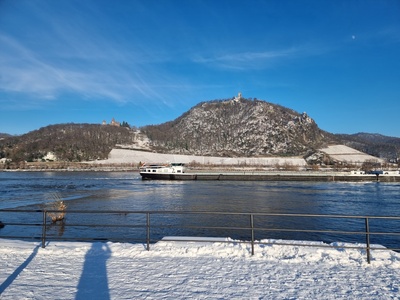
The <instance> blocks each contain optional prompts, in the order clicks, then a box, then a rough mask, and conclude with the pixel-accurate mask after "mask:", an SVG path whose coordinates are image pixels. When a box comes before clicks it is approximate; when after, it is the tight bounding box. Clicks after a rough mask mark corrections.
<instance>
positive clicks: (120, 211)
mask: <svg viewBox="0 0 400 300" xmlns="http://www.w3.org/2000/svg"><path fill="white" fill-rule="evenodd" d="M44 211H46V212H49V213H51V212H61V211H60V210H50V209H49V210H47V209H46V210H16V209H0V212H44ZM63 212H65V213H82V214H86V213H90V214H152V215H154V214H162V215H171V214H174V215H185V214H198V215H243V216H249V215H253V216H270V217H313V218H319V217H321V218H344V219H349V218H350V219H365V218H369V219H386V220H400V217H396V216H372V215H371V216H367V215H328V214H288V213H261V212H215V211H212V212H209V211H168V210H166V211H159V210H158V211H157V210H154V211H152V210H150V211H146V210H123V211H122V210H66V211H63Z"/></svg>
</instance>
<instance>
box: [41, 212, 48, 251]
mask: <svg viewBox="0 0 400 300" xmlns="http://www.w3.org/2000/svg"><path fill="white" fill-rule="evenodd" d="M46 217H47V212H46V210H43V220H42V248H44V247H46Z"/></svg>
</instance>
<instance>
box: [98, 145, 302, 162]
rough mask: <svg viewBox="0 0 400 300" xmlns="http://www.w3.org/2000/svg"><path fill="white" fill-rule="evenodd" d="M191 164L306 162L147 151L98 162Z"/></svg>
mask: <svg viewBox="0 0 400 300" xmlns="http://www.w3.org/2000/svg"><path fill="white" fill-rule="evenodd" d="M170 162H179V163H185V164H188V163H191V162H197V163H200V164H203V165H207V164H211V165H242V164H246V165H271V166H273V165H276V164H280V165H284V164H289V165H294V166H304V165H306V162H305V160H304V159H303V158H302V157H215V156H196V155H180V154H162V153H154V152H146V151H137V150H127V149H112V150H111V152H110V154H109V156H108V159H106V160H98V161H96V163H99V164H126V163H131V164H138V163H170Z"/></svg>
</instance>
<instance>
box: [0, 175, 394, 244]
mask: <svg viewBox="0 0 400 300" xmlns="http://www.w3.org/2000/svg"><path fill="white" fill-rule="evenodd" d="M399 192H400V184H399V183H377V182H370V183H365V182H364V183H348V182H282V181H279V182H268V181H245V182H236V181H142V180H141V179H140V176H139V175H138V173H129V172H0V209H9V208H13V209H38V208H43V207H46V205H49V203H51V202H54V201H55V200H57V199H62V200H64V201H65V202H66V203H67V205H68V209H70V210H118V211H124V210H141V211H143V210H156V211H165V210H167V211H218V212H262V213H298V214H330V215H331V214H333V215H357V216H365V215H367V216H400V193H399ZM10 218H11V219H12V218H13V217H12V216H11V215H10V214H6V213H5V212H0V220H5V221H8V220H9V219H10ZM14 218H15V215H14ZM32 218H33V217H32ZM104 218H105V217H104V216H103V215H102V216H100V215H98V216H92V215H79V216H78V215H74V216H72V214H70V215H68V216H67V218H66V224H65V225H66V226H65V228H67V229H64V230H65V231H63V232H61V233H60V235H63V236H68V234H70V235H82V236H84V235H93V233H94V232H95V233H96V234H99V235H100V234H101V232H102V231H107V234H109V233H110V231H112V230H114V231H115V236H116V237H117V235H123V236H125V237H126V236H130V235H132V236H136V235H138V234H141V233H138V232H137V231H138V230H139V229H132V230H129V232H126V229H125V231H124V232H122V233H121V232H120V231H118V230H117V229H110V228H108V229H107V230H106V229H104V228H100V229H99V228H92V229H83V228H82V229H77V228H75V229H70V230H69V231H68V224H72V223H74V222H82V221H84V222H88V223H90V222H94V223H99V222H100V223H101V222H105V223H108V224H110V223H111V224H130V222H132V223H135V222H137V221H138V219H139V221H140V222H142V221H143V222H144V220H142V219H141V218H144V216H137V215H130V214H128V215H126V214H121V215H119V216H113V217H107V219H106V220H104ZM161 221H165V220H162V218H159V219H155V220H154V221H153V222H154V224H157V222H160V224H161V223H162V222H161ZM166 222H168V223H176V222H178V223H179V224H185V225H186V224H191V225H194V226H195V225H196V224H199V223H200V224H202V225H209V226H218V225H219V224H220V223H224V224H226V223H228V224H230V225H232V226H239V225H240V226H248V220H247V219H244V218H240V217H235V218H233V217H224V218H221V217H213V216H209V215H207V216H205V215H199V216H197V215H194V216H181V215H177V216H173V217H170V219H169V220H166ZM255 222H256V225H260V226H263V227H264V226H266V227H268V228H274V227H280V228H297V227H299V226H300V225H301V226H303V227H304V226H306V227H307V228H310V229H315V228H320V227H323V228H328V229H330V228H333V227H335V228H336V227H337V228H339V229H340V228H347V227H349V226H356V227H357V228H360V227H361V229H363V226H364V223H363V222H364V221H363V220H361V221H360V222H358V221H353V220H340V222H339V223H340V224H339V225H337V223H338V221H337V220H332V219H325V220H320V219H318V220H317V219H293V218H288V217H269V218H258V219H257V218H256V219H255ZM358 223H360V224H358ZM398 225H399V222H392V223H391V224H390V225H386V224H385V225H382V224H381V223H380V222H375V225H374V224H371V226H375V227H376V226H378V227H380V226H383V228H384V229H388V228H389V230H391V231H397V232H399V231H400V229H399V228H398ZM160 227H161V226H160ZM5 230H6V229H5V228H3V229H2V231H3V232H2V234H3V233H4V232H5ZM10 230H11V229H10ZM54 230H59V228H57V229H54ZM88 231H90V232H88ZM153 234H154V235H156V236H162V235H171V234H198V233H195V232H193V231H190V230H179V229H173V228H169V229H168V228H159V229H156V230H154V233H153ZM201 234H205V235H206V234H207V235H216V234H217V233H216V232H215V231H213V230H206V231H202V232H201ZM218 234H220V232H219V233H218ZM223 234H227V235H229V236H233V237H237V238H248V233H243V232H234V233H232V232H228V231H227V232H223ZM258 237H259V238H265V237H273V238H291V239H313V240H319V239H323V240H331V239H333V240H335V237H332V236H331V235H330V234H328V233H327V234H323V235H321V234H310V233H308V234H301V233H296V232H286V233H274V232H268V233H266V232H265V233H263V232H261V233H260V234H259V235H258ZM362 238H363V237H362ZM362 238H361V237H360V240H361V241H362ZM381 240H382V239H380V240H379V241H381ZM384 240H385V242H387V241H386V239H385V238H384ZM398 241H399V239H398V238H397V237H396V236H395V237H391V238H390V241H389V243H390V244H392V245H393V244H395V243H397V242H398Z"/></svg>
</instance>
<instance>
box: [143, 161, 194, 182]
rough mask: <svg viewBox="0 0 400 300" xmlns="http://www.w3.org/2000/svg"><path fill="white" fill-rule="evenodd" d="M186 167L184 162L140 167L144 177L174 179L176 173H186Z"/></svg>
mask: <svg viewBox="0 0 400 300" xmlns="http://www.w3.org/2000/svg"><path fill="white" fill-rule="evenodd" d="M185 171H186V167H185V164H183V163H170V164H167V165H154V164H150V165H146V164H145V165H142V166H141V167H140V169H139V173H140V176H142V179H172V178H171V176H172V177H173V176H174V175H176V174H182V173H185Z"/></svg>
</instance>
